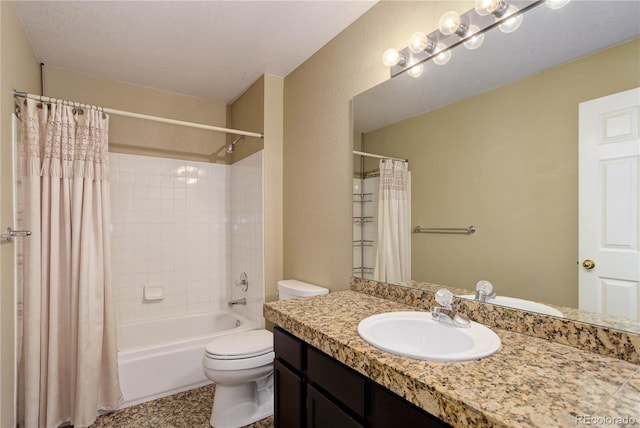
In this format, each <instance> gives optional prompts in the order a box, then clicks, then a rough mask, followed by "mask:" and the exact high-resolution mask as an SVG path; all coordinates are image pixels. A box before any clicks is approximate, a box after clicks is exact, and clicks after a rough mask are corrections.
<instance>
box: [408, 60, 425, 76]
mask: <svg viewBox="0 0 640 428" xmlns="http://www.w3.org/2000/svg"><path fill="white" fill-rule="evenodd" d="M423 72H424V64H423V63H420V64H417V65H414V66H413V67H411V68H410V69H408V70H407V74H408V75H409V76H411V77H414V78H415V77H420V76H421V75H422V73H423Z"/></svg>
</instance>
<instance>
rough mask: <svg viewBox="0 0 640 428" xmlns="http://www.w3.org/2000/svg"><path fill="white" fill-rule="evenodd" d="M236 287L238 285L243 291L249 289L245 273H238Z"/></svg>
mask: <svg viewBox="0 0 640 428" xmlns="http://www.w3.org/2000/svg"><path fill="white" fill-rule="evenodd" d="M236 287H240V290H242V291H244V292H245V293H246V292H247V290H248V289H249V280H248V279H247V274H246V273H244V272H242V273H241V274H240V280H239V281H236Z"/></svg>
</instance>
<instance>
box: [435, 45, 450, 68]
mask: <svg viewBox="0 0 640 428" xmlns="http://www.w3.org/2000/svg"><path fill="white" fill-rule="evenodd" d="M445 48H446V46H445V45H444V43H438V45H437V46H436V50H435V56H434V57H433V62H435V63H436V64H438V65H445V64H446V63H448V62H449V60H450V59H451V50H446V51H444V52H440V51H442V50H443V49H445Z"/></svg>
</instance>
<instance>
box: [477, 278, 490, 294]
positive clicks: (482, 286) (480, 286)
mask: <svg viewBox="0 0 640 428" xmlns="http://www.w3.org/2000/svg"><path fill="white" fill-rule="evenodd" d="M476 291H484V293H485V294H486V295H487V296H488V295H489V294H491V292H492V291H493V284H491V283H490V282H489V281H487V280H484V279H482V280H480V281H478V283H477V284H476Z"/></svg>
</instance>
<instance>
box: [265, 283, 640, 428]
mask: <svg viewBox="0 0 640 428" xmlns="http://www.w3.org/2000/svg"><path fill="white" fill-rule="evenodd" d="M412 310H416V308H414V307H412V306H408V305H405V304H402V303H397V302H393V301H390V300H385V299H381V298H378V297H373V296H370V295H367V294H363V293H358V292H355V291H340V292H335V293H329V294H328V295H325V296H316V297H310V298H304V299H296V300H286V301H276V302H270V303H266V304H265V305H264V315H265V317H266V318H267V319H268V320H269V321H271V322H273V323H274V324H276V325H279V326H281V327H282V328H284V329H285V330H287V331H289V332H290V333H292V334H294V335H295V336H297V337H299V338H301V339H302V340H304V341H305V342H307V343H309V344H311V345H312V346H314V347H316V348H318V349H320V350H322V351H323V352H325V353H327V354H328V355H330V356H332V357H333V358H335V359H337V360H338V361H341V362H342V363H344V364H346V365H347V366H349V367H351V368H353V369H354V370H356V371H358V372H360V373H362V374H363V375H365V376H367V377H369V378H370V379H372V380H374V381H375V382H377V383H379V384H381V385H383V386H385V387H386V388H388V389H390V390H391V391H393V392H395V393H396V394H398V395H400V396H402V397H404V398H406V399H407V400H409V401H410V402H412V403H414V404H416V405H417V406H419V407H421V408H422V409H425V410H427V411H428V412H430V413H431V414H434V415H436V416H438V417H439V418H441V419H443V420H445V421H446V422H448V423H449V424H451V425H453V426H455V427H483V426H484V427H545V428H547V427H570V426H580V425H596V423H597V422H600V423H599V424H597V425H600V426H602V425H611V426H632V425H634V422H635V425H640V365H636V364H632V363H629V362H626V361H623V360H619V359H615V358H610V357H605V356H601V355H598V354H595V353H591V352H587V351H582V350H579V349H575V348H572V347H569V346H566V345H561V344H557V343H552V342H549V341H546V340H543V339H538V338H534V337H530V336H525V335H522V334H519V333H513V332H508V331H505V330H500V329H496V328H493V330H494V331H495V332H496V333H497V334H498V336H500V339H501V340H502V349H501V350H500V351H499V352H498V353H496V354H494V355H492V356H490V357H487V358H483V359H481V360H476V361H465V362H454V363H442V362H431V361H420V360H415V359H412V358H406V357H401V356H396V355H393V354H390V353H387V352H384V351H380V350H378V349H376V348H374V347H372V346H370V345H369V344H367V343H366V342H364V341H363V340H362V339H361V338H360V336H359V335H358V330H357V327H358V323H359V322H360V321H361V320H362V319H364V318H366V317H368V316H370V315H373V314H377V313H382V312H390V311H412ZM602 422H604V423H602Z"/></svg>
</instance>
